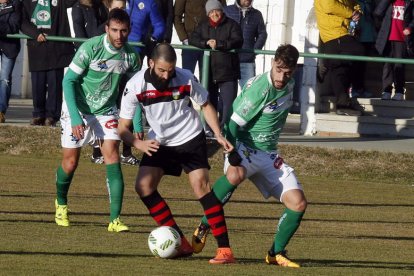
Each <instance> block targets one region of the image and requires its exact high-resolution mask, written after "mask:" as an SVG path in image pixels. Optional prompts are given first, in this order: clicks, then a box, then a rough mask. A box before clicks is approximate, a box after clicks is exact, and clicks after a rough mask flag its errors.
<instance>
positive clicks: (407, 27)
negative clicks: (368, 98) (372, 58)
mask: <svg viewBox="0 0 414 276" xmlns="http://www.w3.org/2000/svg"><path fill="white" fill-rule="evenodd" d="M374 15H375V16H377V17H378V18H382V24H381V28H380V30H379V32H378V37H377V41H376V43H375V47H376V49H377V50H378V53H379V54H380V55H383V56H385V57H391V58H406V57H407V55H408V51H407V49H408V50H409V51H412V49H413V42H414V40H413V32H414V2H413V1H410V0H395V1H391V0H381V1H380V2H379V3H378V5H377V7H376V9H375V11H374ZM393 83H394V90H395V94H394V96H393V97H392V98H391V93H392V84H393ZM404 86H405V66H404V64H401V63H388V62H386V63H385V64H384V68H383V71H382V91H383V92H382V95H381V99H383V100H390V99H392V100H395V101H402V100H404V90H405V88H404Z"/></svg>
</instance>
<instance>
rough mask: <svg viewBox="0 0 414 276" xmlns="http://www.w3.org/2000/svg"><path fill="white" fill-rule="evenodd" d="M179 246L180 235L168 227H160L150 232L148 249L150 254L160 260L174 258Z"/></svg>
mask: <svg viewBox="0 0 414 276" xmlns="http://www.w3.org/2000/svg"><path fill="white" fill-rule="evenodd" d="M180 246H181V238H180V234H178V232H177V230H175V229H174V228H172V227H169V226H160V227H157V228H155V229H154V230H152V231H151V233H150V234H149V237H148V247H149V249H150V251H151V253H152V254H153V255H154V256H156V257H160V258H164V259H170V258H174V257H175V256H176V255H177V253H178V250H179V249H180Z"/></svg>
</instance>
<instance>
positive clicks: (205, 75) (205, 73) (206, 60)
mask: <svg viewBox="0 0 414 276" xmlns="http://www.w3.org/2000/svg"><path fill="white" fill-rule="evenodd" d="M7 37H8V38H16V39H32V38H31V37H30V36H27V35H24V34H8V35H7ZM47 40H50V41H58V42H78V43H82V42H85V41H86V40H88V39H87V38H74V37H62V36H51V35H49V36H47ZM128 43H129V44H130V45H132V46H138V47H145V45H144V44H143V43H141V42H128ZM171 46H173V47H174V48H176V49H186V50H192V51H204V57H203V67H202V71H201V72H202V74H201V84H202V85H203V86H204V87H206V88H207V87H208V81H209V67H210V52H212V51H216V50H212V49H200V48H197V47H194V46H189V45H181V44H171ZM231 52H237V53H255V54H261V55H274V53H275V50H254V49H235V50H231ZM299 56H301V57H303V58H319V59H341V60H352V61H368V62H388V63H403V64H414V59H409V58H385V57H372V56H352V55H334V54H313V53H299Z"/></svg>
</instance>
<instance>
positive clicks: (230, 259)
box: [209, 247, 236, 264]
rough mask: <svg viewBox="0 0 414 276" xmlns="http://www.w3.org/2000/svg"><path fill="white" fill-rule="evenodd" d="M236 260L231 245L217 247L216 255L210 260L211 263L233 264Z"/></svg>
mask: <svg viewBox="0 0 414 276" xmlns="http://www.w3.org/2000/svg"><path fill="white" fill-rule="evenodd" d="M235 262H236V259H235V258H234V256H233V252H231V249H230V247H220V248H217V254H216V257H214V258H213V259H211V260H210V261H209V263H210V264H232V263H235Z"/></svg>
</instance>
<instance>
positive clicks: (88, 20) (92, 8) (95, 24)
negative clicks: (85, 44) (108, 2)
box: [72, 0, 108, 47]
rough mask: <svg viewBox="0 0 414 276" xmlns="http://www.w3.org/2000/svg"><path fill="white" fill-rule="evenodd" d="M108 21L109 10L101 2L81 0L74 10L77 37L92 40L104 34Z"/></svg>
mask: <svg viewBox="0 0 414 276" xmlns="http://www.w3.org/2000/svg"><path fill="white" fill-rule="evenodd" d="M107 19H108V10H107V8H106V7H105V5H104V4H103V3H102V1H101V0H79V2H77V3H76V4H75V5H74V6H73V8H72V21H73V31H74V32H75V37H79V38H91V37H94V36H97V35H101V34H103V33H104V32H105V22H106V20H107ZM76 46H77V47H79V46H80V44H78V43H77V44H76Z"/></svg>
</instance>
